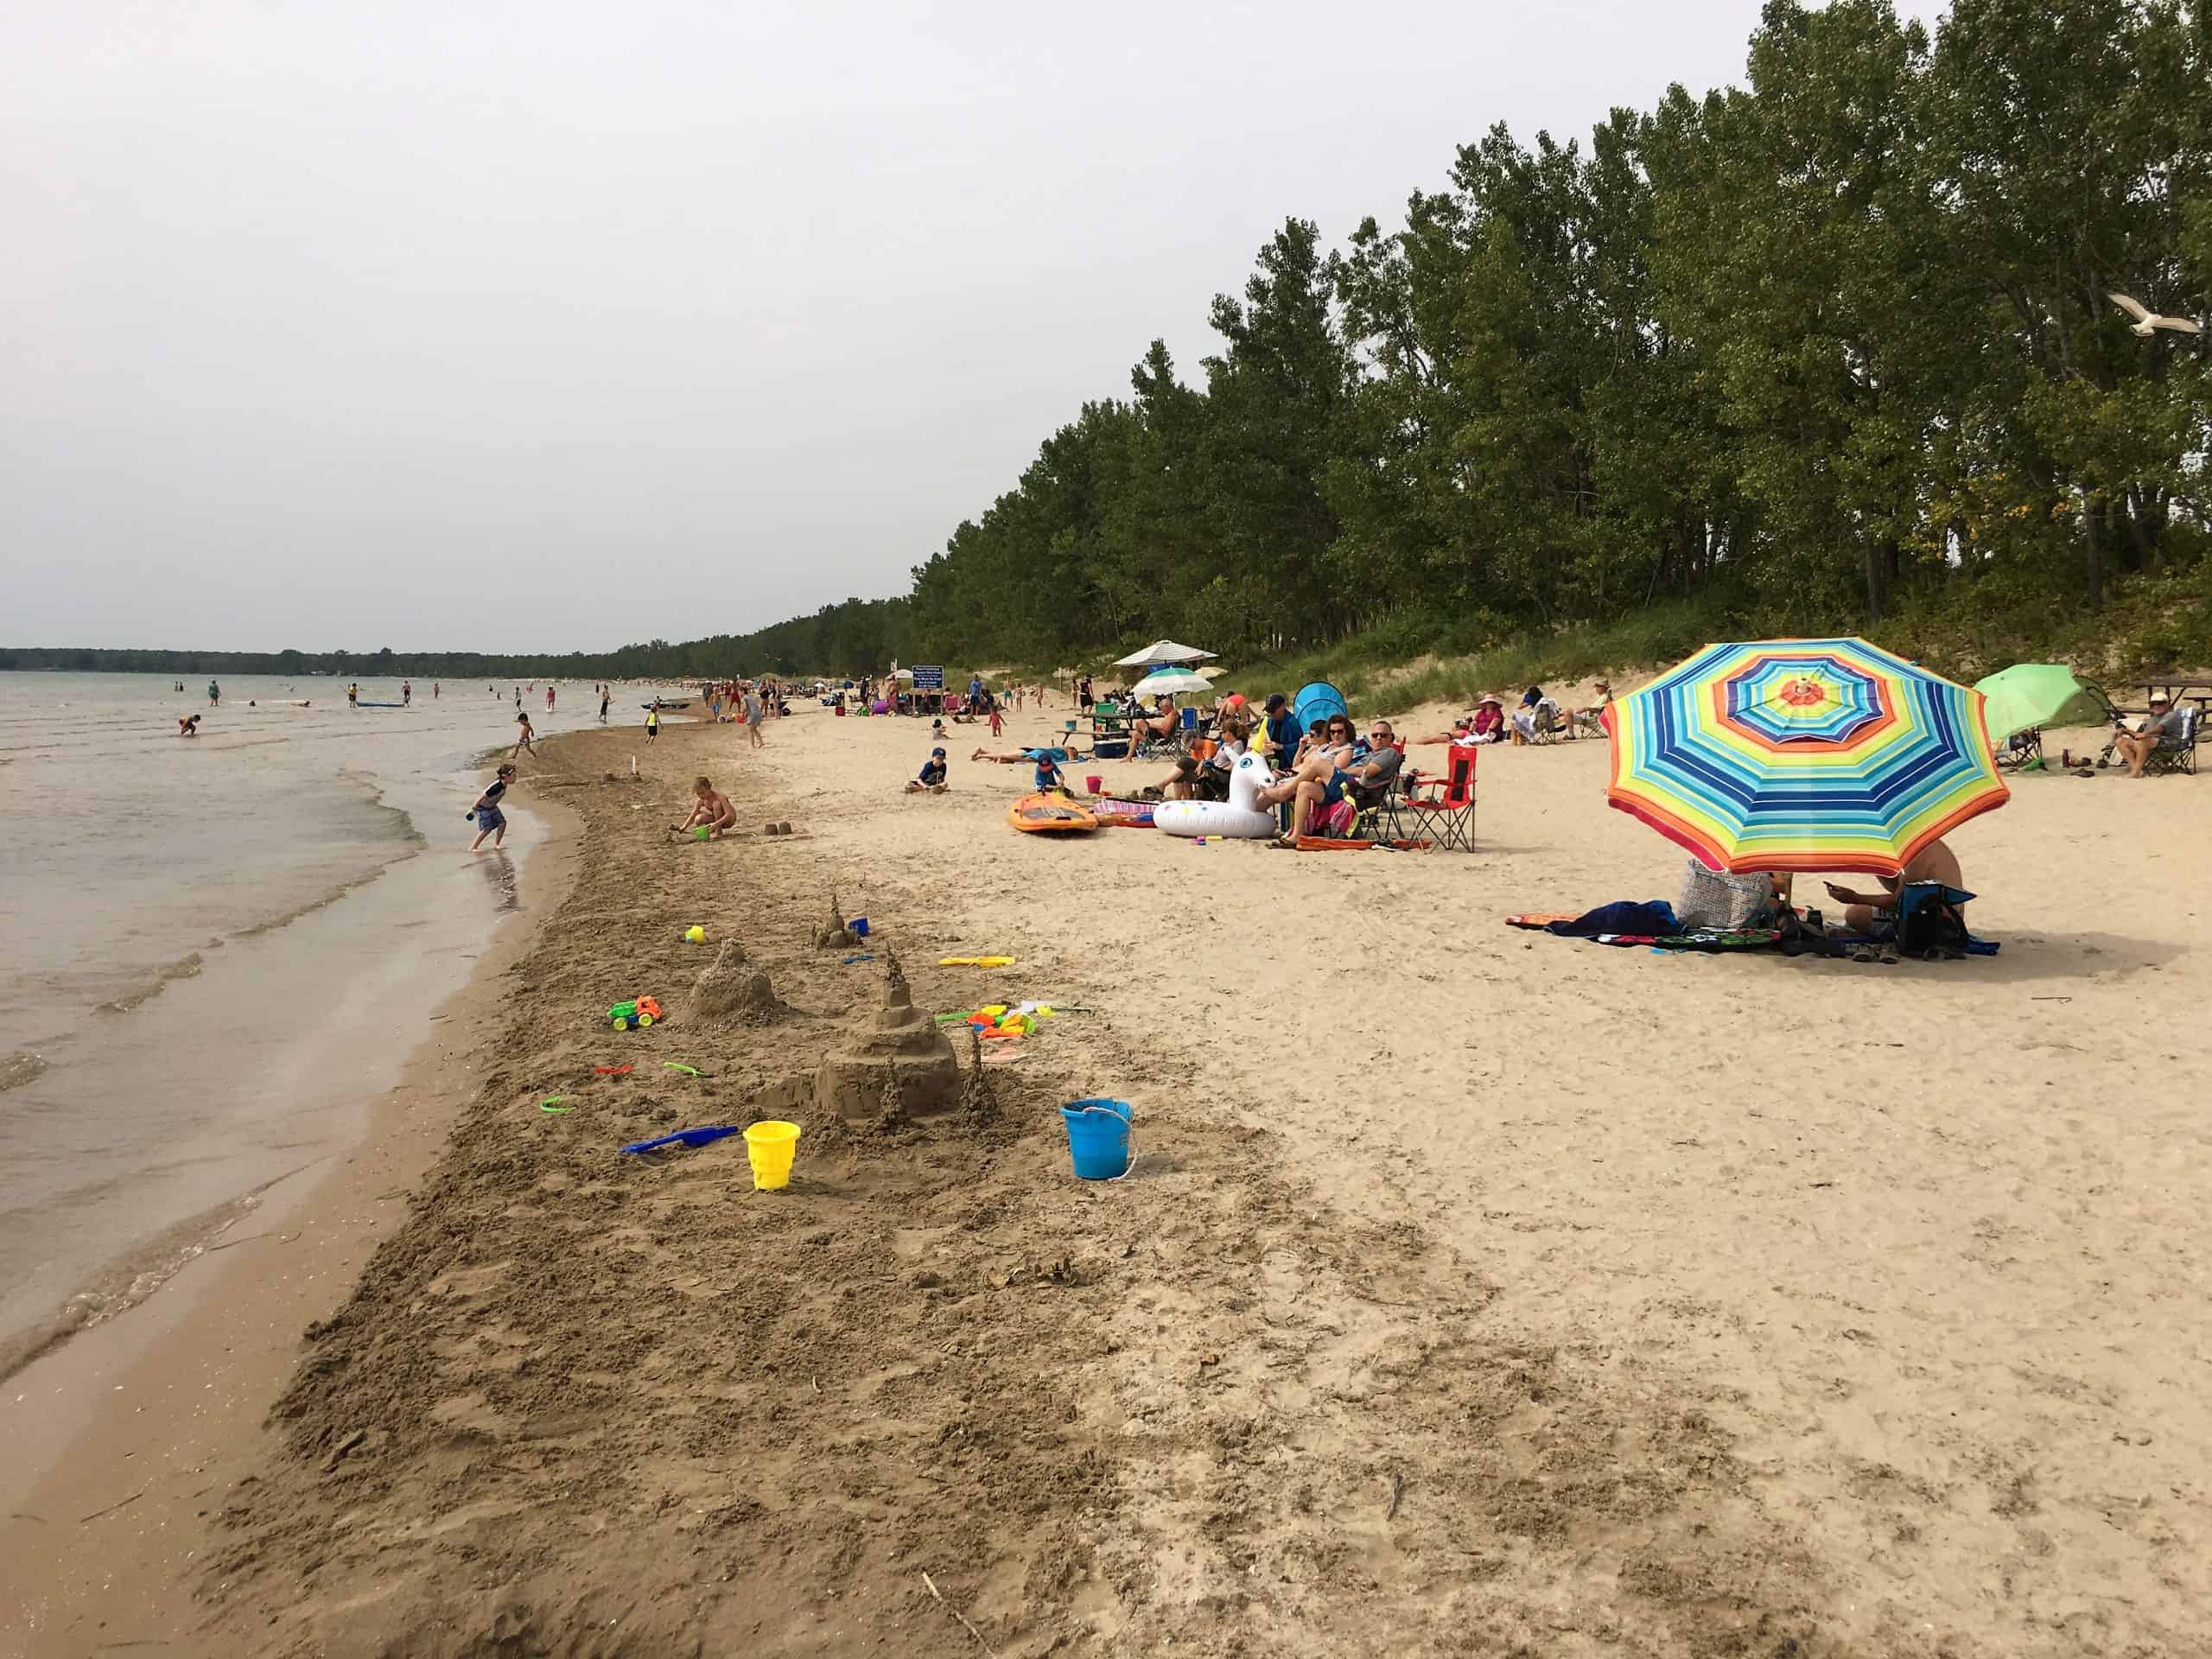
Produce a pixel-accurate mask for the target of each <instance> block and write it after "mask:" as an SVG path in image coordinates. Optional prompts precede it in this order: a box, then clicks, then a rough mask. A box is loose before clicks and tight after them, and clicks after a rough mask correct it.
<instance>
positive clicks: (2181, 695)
mask: <svg viewBox="0 0 2212 1659" xmlns="http://www.w3.org/2000/svg"><path fill="white" fill-rule="evenodd" d="M2128 689H2129V690H2133V691H2140V692H2141V693H2142V694H2143V707H2142V708H2140V709H2121V710H2120V712H2121V713H2122V714H2126V715H2147V714H2148V713H2150V712H2151V699H2152V697H2154V696H2157V697H2164V699H2165V700H2166V701H2167V702H2171V703H2172V704H2173V705H2174V706H2175V707H2177V708H2178V707H2180V706H2181V705H2182V704H2183V703H2184V702H2193V703H2195V704H2196V723H2197V726H2198V728H2200V729H2202V727H2203V726H2204V725H2205V723H2206V718H2207V716H2208V715H2212V680H2207V679H2192V678H2190V677H2188V676H2186V675H2183V674H2179V673H2168V674H2154V675H2152V676H2151V677H2149V678H2148V679H2141V680H2133V681H2131V682H2129V684H2128Z"/></svg>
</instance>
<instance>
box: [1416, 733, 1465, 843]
mask: <svg viewBox="0 0 2212 1659" xmlns="http://www.w3.org/2000/svg"><path fill="white" fill-rule="evenodd" d="M1449 753H1450V755H1451V763H1450V766H1451V769H1450V770H1449V771H1448V772H1446V773H1445V775H1444V776H1443V777H1441V778H1409V779H1407V780H1406V786H1405V791H1404V793H1403V795H1402V798H1401V799H1400V802H1399V805H1400V809H1401V810H1402V812H1403V813H1404V814H1405V815H1406V822H1407V823H1408V824H1409V825H1411V826H1413V827H1415V828H1417V829H1419V830H1420V831H1421V835H1422V836H1426V837H1427V839H1428V840H1430V841H1432V842H1434V843H1435V844H1436V845H1437V846H1438V847H1439V848H1440V849H1443V850H1444V851H1446V852H1449V851H1451V850H1452V849H1453V848H1454V847H1456V848H1458V849H1459V850H1460V851H1461V852H1463V853H1471V852H1473V851H1474V850H1475V756H1476V754H1477V753H1478V750H1477V749H1476V748H1475V747H1474V746H1473V745H1472V744H1469V743H1455V744H1453V745H1452V747H1451V750H1450V751H1449Z"/></svg>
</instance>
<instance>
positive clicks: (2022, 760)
mask: <svg viewBox="0 0 2212 1659" xmlns="http://www.w3.org/2000/svg"><path fill="white" fill-rule="evenodd" d="M1997 765H1998V768H1999V770H2000V771H2003V772H2042V771H2044V770H2045V767H2044V760H2043V728H2042V727H2040V726H2031V727H2029V728H2028V729H2027V730H2026V731H2024V732H2015V733H2013V734H2012V736H2010V737H2008V738H2006V739H2005V741H2004V743H2003V744H2002V745H2001V746H1999V748H1998V751H1997Z"/></svg>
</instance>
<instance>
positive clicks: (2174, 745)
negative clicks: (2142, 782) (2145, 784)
mask: <svg viewBox="0 0 2212 1659" xmlns="http://www.w3.org/2000/svg"><path fill="white" fill-rule="evenodd" d="M2201 717H2202V711H2201V710H2198V709H2193V708H2190V706H2189V705H2188V704H2186V703H2184V704H2183V705H2182V710H2181V730H2180V731H2179V732H2178V733H2177V734H2176V735H2175V736H2174V737H2173V739H2172V740H2171V742H2166V743H2161V744H2159V745H2158V747H2157V748H2155V749H2153V750H2152V751H2151V753H2150V757H2149V759H2147V760H2145V761H2144V762H2143V775H2144V776H2145V777H2146V778H2150V777H2156V776H2161V775H2163V774H2164V773H2166V772H2186V773H2188V774H2190V775H2191V776H2194V775H2195V773H2196V740H2197V735H2198V734H2197V729H2196V728H2197V726H2198V724H2199V723H2200V721H2201Z"/></svg>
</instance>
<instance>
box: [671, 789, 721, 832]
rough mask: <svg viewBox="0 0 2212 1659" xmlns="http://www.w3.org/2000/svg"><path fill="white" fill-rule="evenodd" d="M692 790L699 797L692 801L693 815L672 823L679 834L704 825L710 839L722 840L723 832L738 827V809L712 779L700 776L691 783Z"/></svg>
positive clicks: (672, 826)
mask: <svg viewBox="0 0 2212 1659" xmlns="http://www.w3.org/2000/svg"><path fill="white" fill-rule="evenodd" d="M691 792H692V794H694V795H695V796H696V797H697V799H696V800H695V801H693V802H692V803H691V816H690V817H688V818H686V819H684V820H683V823H678V824H674V825H671V828H672V829H675V831H676V832H677V834H678V835H682V834H683V832H684V831H685V830H687V829H691V828H693V827H694V826H695V825H704V826H705V828H706V829H707V838H708V839H709V841H720V840H721V838H722V832H723V831H724V830H726V829H735V828H736V827H737V809H736V808H735V807H734V806H733V805H731V804H730V798H729V797H728V796H727V795H725V794H722V793H721V791H719V790H717V789H715V785H714V783H713V781H712V780H711V779H706V778H700V779H696V780H695V781H694V782H693V784H692V785H691Z"/></svg>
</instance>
